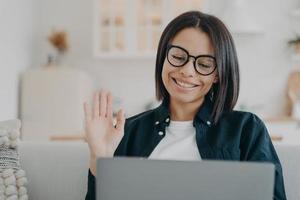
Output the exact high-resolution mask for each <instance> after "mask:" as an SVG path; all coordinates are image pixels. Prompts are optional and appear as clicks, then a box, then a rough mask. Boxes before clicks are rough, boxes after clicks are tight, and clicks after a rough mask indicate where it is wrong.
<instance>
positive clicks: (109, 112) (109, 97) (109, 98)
mask: <svg viewBox="0 0 300 200" xmlns="http://www.w3.org/2000/svg"><path fill="white" fill-rule="evenodd" d="M112 102H113V97H112V95H111V93H110V92H108V94H107V107H106V108H107V110H106V117H108V118H112V117H113V116H112V115H113V111H112Z"/></svg>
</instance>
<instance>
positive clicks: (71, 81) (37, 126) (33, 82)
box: [0, 67, 94, 199]
mask: <svg viewBox="0 0 300 200" xmlns="http://www.w3.org/2000/svg"><path fill="white" fill-rule="evenodd" d="M20 89H21V91H20V93H21V96H20V117H21V119H22V129H21V130H22V139H24V140H35V141H37V140H49V138H50V139H55V138H69V139H71V138H73V137H74V138H73V139H76V138H78V137H80V136H81V134H82V132H84V126H83V120H84V113H83V109H82V106H83V102H90V99H92V95H93V91H94V85H93V79H92V77H90V76H89V74H88V73H86V72H85V71H83V70H80V69H75V68H61V67H59V68H56V67H49V68H46V69H30V70H26V71H25V72H24V73H22V75H21V88H20ZM0 199H1V198H0Z"/></svg>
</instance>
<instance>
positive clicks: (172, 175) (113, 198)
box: [96, 157, 274, 200]
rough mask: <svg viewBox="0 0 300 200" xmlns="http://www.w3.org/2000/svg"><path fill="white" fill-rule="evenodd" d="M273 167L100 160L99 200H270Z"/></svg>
mask: <svg viewBox="0 0 300 200" xmlns="http://www.w3.org/2000/svg"><path fill="white" fill-rule="evenodd" d="M273 188H274V166H273V165H272V164H269V163H250V162H229V161H166V160H150V159H142V158H121V157H120V158H101V159H98V161H97V182H96V197H97V200H202V199H204V200H272V197H273Z"/></svg>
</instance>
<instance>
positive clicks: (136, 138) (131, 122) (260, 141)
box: [86, 100, 286, 200]
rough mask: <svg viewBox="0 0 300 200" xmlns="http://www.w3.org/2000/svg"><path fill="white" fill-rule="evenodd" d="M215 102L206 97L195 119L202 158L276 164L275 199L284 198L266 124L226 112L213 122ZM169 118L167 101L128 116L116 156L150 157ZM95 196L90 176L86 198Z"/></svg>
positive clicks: (93, 184) (163, 132)
mask: <svg viewBox="0 0 300 200" xmlns="http://www.w3.org/2000/svg"><path fill="white" fill-rule="evenodd" d="M211 112H212V103H211V102H210V101H209V100H205V102H204V104H203V105H202V106H201V109H200V110H199V112H198V113H197V115H196V116H195V118H194V121H193V125H194V127H195V128H196V143H197V146H198V150H199V153H200V155H201V158H202V159H203V160H205V159H210V160H235V161H254V162H255V161H258V162H271V163H273V164H275V170H276V171H275V186H274V200H285V199H286V195H285V189H284V181H283V176H282V169H281V164H280V161H279V159H278V156H277V154H276V151H275V149H274V147H273V144H272V141H271V139H270V136H269V134H268V131H267V129H266V127H265V125H264V123H263V122H262V121H261V120H260V119H259V118H258V117H257V116H256V115H254V114H252V113H248V112H240V111H232V112H229V113H223V114H222V116H221V118H220V119H219V121H218V122H217V123H216V124H214V123H213V121H212V119H211V116H210V114H211ZM169 121H170V118H169V109H168V102H166V101H164V102H163V103H162V104H161V105H160V106H159V107H157V108H156V109H154V110H149V111H146V112H144V113H141V114H138V115H136V116H133V117H131V118H128V119H127V120H126V123H125V134H124V137H123V139H122V141H121V142H120V144H119V146H118V148H117V149H116V151H115V153H114V156H134V157H148V156H150V154H151V152H152V151H153V150H154V148H155V147H156V146H157V145H158V143H159V142H160V141H161V139H162V138H164V136H165V129H166V126H168V124H169ZM94 199H95V177H94V176H93V175H92V174H91V173H90V171H89V176H88V191H87V195H86V200H94Z"/></svg>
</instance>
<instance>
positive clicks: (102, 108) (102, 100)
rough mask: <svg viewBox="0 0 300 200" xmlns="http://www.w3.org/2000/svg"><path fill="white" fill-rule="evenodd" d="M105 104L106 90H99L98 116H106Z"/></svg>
mask: <svg viewBox="0 0 300 200" xmlns="http://www.w3.org/2000/svg"><path fill="white" fill-rule="evenodd" d="M106 106H107V92H106V91H105V90H103V91H101V92H100V111H99V112H100V116H102V117H105V116H106V110H107V108H106Z"/></svg>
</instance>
